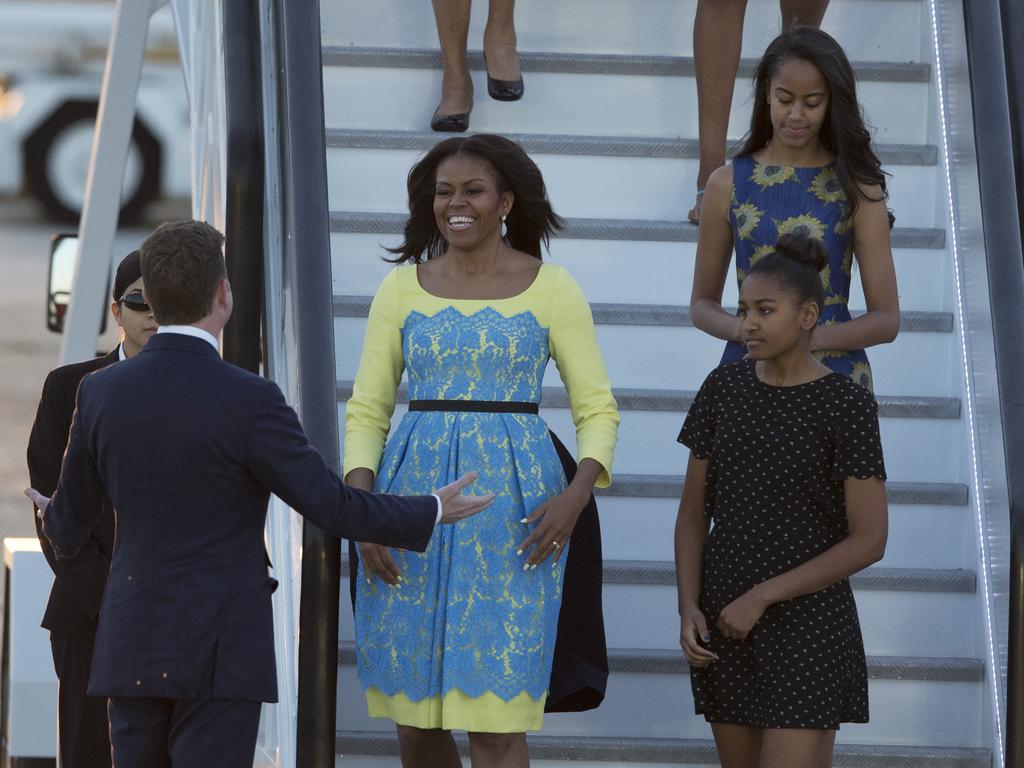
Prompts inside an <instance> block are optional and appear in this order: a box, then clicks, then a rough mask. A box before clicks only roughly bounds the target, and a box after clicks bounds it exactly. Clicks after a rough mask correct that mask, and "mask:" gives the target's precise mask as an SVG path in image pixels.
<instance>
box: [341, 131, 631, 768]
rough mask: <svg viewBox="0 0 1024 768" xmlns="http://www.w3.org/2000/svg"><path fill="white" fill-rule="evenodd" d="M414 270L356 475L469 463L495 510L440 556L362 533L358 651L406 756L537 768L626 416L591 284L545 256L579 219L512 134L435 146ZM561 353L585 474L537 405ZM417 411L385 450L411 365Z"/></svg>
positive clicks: (362, 480)
mask: <svg viewBox="0 0 1024 768" xmlns="http://www.w3.org/2000/svg"><path fill="white" fill-rule="evenodd" d="M408 186H409V208H410V216H409V220H408V223H407V225H406V228H405V242H404V243H403V244H402V245H401V246H399V247H398V248H397V249H395V250H394V251H393V252H394V253H395V254H396V259H395V261H396V262H397V263H399V264H400V266H398V267H397V268H396V269H394V270H393V271H392V272H391V273H390V274H389V275H388V276H387V277H386V278H385V279H384V281H383V283H382V284H381V286H380V288H379V289H378V291H377V295H376V296H375V297H374V300H373V304H372V306H371V309H370V316H369V321H368V325H367V329H366V338H365V343H364V348H363V354H362V359H361V361H360V364H359V372H358V374H357V377H356V381H355V384H354V387H353V394H352V398H351V399H350V400H349V402H348V406H347V415H346V422H345V472H346V480H347V482H349V483H350V484H351V485H353V486H355V487H359V488H371V487H372V488H373V489H374V490H376V491H378V492H389V493H411V492H412V490H413V489H415V488H421V487H422V488H426V487H428V486H429V487H431V488H433V487H435V485H436V482H437V480H438V479H440V478H445V477H448V476H450V475H452V473H459V471H460V468H461V467H463V466H472V467H474V468H475V469H477V470H478V471H479V476H478V479H477V481H476V483H475V484H474V492H476V493H488V492H494V493H495V494H496V499H495V502H494V505H493V506H492V507H491V509H490V510H488V513H487V514H486V515H481V516H478V519H474V520H472V521H466V523H465V524H460V525H459V526H452V527H450V530H447V529H446V530H445V531H443V532H438V533H437V534H436V535H435V536H434V538H433V539H432V540H431V542H430V545H429V547H428V549H427V551H426V552H425V553H424V554H422V555H410V554H408V553H406V552H402V551H399V550H393V549H388V548H386V547H380V546H376V545H371V544H360V545H359V555H360V565H359V572H358V578H359V585H358V594H357V597H356V611H355V614H356V645H357V659H358V671H359V677H360V681H361V683H362V685H363V688H364V689H365V690H366V695H367V701H368V706H369V711H370V714H371V715H372V716H374V717H387V718H391V719H392V720H394V721H395V723H396V724H397V727H398V735H399V742H400V749H401V756H402V764H403V765H404V766H405V767H406V768H412V767H413V766H426V765H430V766H453V767H455V766H459V765H461V763H460V762H459V757H458V752H457V750H456V748H455V743H454V741H453V740H452V738H451V733H450V731H451V729H459V730H466V731H468V732H469V738H470V751H471V756H472V759H473V764H474V766H496V767H497V766H500V767H501V768H513V767H515V768H519V767H521V766H527V765H529V758H528V753H527V747H526V738H525V732H526V731H531V730H537V729H539V728H540V726H541V722H542V719H543V712H544V705H545V699H546V696H547V690H548V684H549V679H550V675H551V664H552V656H553V653H554V645H555V639H556V634H557V627H558V617H559V610H560V604H561V598H562V579H563V566H562V564H563V563H564V555H565V553H566V550H567V549H568V545H569V537H570V535H571V534H572V532H573V528H574V526H575V525H576V521H577V519H578V517H579V515H580V512H581V510H582V509H583V508H584V506H585V505H586V503H587V501H588V499H589V498H590V494H591V491H592V489H593V488H594V487H595V486H598V487H604V486H607V485H608V484H609V482H610V470H611V462H612V451H613V449H614V446H615V441H616V435H617V430H618V422H619V417H618V413H617V410H616V406H615V400H614V398H613V397H612V394H611V388H610V385H609V382H608V376H607V374H606V372H605V367H604V363H603V361H602V358H601V354H600V351H599V349H598V346H597V341H596V337H595V333H594V325H593V320H592V318H591V314H590V307H589V305H588V303H587V301H586V298H585V297H584V295H583V293H582V291H581V290H580V288H579V286H578V285H577V284H576V282H575V281H574V280H573V279H572V277H570V276H569V274H568V273H567V272H566V271H565V270H564V269H562V268H561V267H556V266H553V265H550V264H543V263H542V262H541V244H542V243H546V242H547V239H548V236H549V235H550V234H551V233H552V232H553V231H555V230H556V229H557V228H558V227H559V226H560V225H561V221H560V219H559V218H558V217H557V216H556V215H555V214H554V212H553V211H552V209H551V206H550V204H549V202H548V200H547V196H546V193H545V189H544V181H543V179H542V177H541V174H540V171H539V169H538V168H537V166H536V165H535V164H534V163H533V161H531V160H530V159H529V158H528V157H527V156H526V154H525V153H524V152H523V150H522V149H521V148H520V147H519V146H518V145H517V144H515V143H514V142H511V141H509V140H507V139H504V138H502V137H499V136H490V135H476V136H471V137H468V138H455V139H449V140H447V141H444V142H441V143H440V144H438V145H437V146H435V147H434V148H433V149H432V150H431V151H430V152H429V153H428V154H427V155H426V156H425V157H424V158H423V160H421V161H420V162H419V163H417V164H416V166H415V167H414V168H413V169H412V171H411V172H410V174H409V184H408ZM549 358H553V359H554V360H555V362H556V364H557V366H558V370H559V373H560V374H561V377H562V380H563V382H564V383H565V386H566V389H567V390H568V393H569V399H570V401H571V405H572V415H573V421H574V423H575V425H576V437H577V443H578V449H579V450H578V457H579V466H578V470H577V471H576V473H575V477H574V478H573V480H572V481H571V482H567V480H566V475H565V473H564V471H563V468H562V464H561V463H560V461H559V458H558V455H557V453H556V450H555V447H554V445H553V444H552V441H551V438H550V437H549V434H548V429H547V427H546V425H545V424H544V422H543V420H542V419H541V418H540V417H539V416H538V415H537V406H538V404H539V402H540V396H541V384H542V382H543V377H544V370H545V368H546V366H547V362H548V359H549ZM403 371H405V372H406V373H407V375H408V383H409V398H410V406H409V413H408V414H407V415H406V416H405V417H403V419H402V420H401V423H400V424H399V426H398V428H397V429H396V431H395V433H394V434H393V435H392V436H391V438H390V439H389V440H387V443H386V444H385V439H386V437H387V434H388V431H389V426H390V417H391V414H392V412H393V411H394V406H395V398H396V393H397V390H398V386H399V382H400V380H401V377H402V373H403Z"/></svg>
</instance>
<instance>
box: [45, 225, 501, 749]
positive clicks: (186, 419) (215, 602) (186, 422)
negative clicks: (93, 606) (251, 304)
mask: <svg viewBox="0 0 1024 768" xmlns="http://www.w3.org/2000/svg"><path fill="white" fill-rule="evenodd" d="M222 243H223V237H222V236H221V235H220V233H219V232H217V231H216V230H215V229H213V228H212V227H210V226H209V225H207V224H204V223H201V222H194V221H193V222H176V223H172V224H164V225H162V226H160V227H158V228H157V229H156V231H154V232H153V234H152V235H150V236H149V238H147V239H146V241H145V242H144V243H143V244H142V248H141V253H142V274H143V279H144V281H145V286H146V297H147V300H148V303H149V304H150V306H151V307H152V309H153V313H154V315H155V317H156V320H157V322H159V323H160V326H161V327H160V329H159V331H158V332H157V334H156V335H155V336H153V337H152V338H151V339H150V341H149V342H148V343H147V344H146V346H145V348H144V349H143V350H142V352H140V353H139V354H138V355H136V356H135V357H133V358H132V359H130V360H126V361H124V362H122V363H119V364H118V365H114V366H110V367H107V368H104V369H102V370H100V371H97V372H95V373H93V374H91V375H89V376H87V377H86V378H85V379H83V380H82V383H81V385H80V387H79V390H78V401H77V410H76V412H75V417H74V422H73V424H72V427H71V436H70V440H69V442H68V448H67V452H66V454H65V457H64V464H63V467H62V470H61V477H60V482H59V483H58V486H57V490H56V491H55V492H54V495H53V498H52V499H50V500H48V499H46V498H45V497H43V496H41V495H39V494H38V493H37V492H35V491H34V490H32V489H29V490H28V491H27V492H26V493H27V494H28V495H29V496H30V498H32V500H33V501H35V502H36V504H37V506H39V508H40V515H42V519H43V532H44V533H45V534H46V536H47V537H48V538H49V540H50V542H51V543H52V545H53V549H54V551H55V553H56V555H57V557H63V556H71V555H73V554H74V553H75V552H76V551H77V550H78V548H79V547H80V546H81V545H82V543H83V542H84V541H85V540H86V538H87V537H88V535H89V532H90V530H91V529H92V527H93V524H94V523H95V518H96V510H97V509H98V508H99V498H100V497H101V495H102V493H103V492H104V490H106V492H107V494H108V495H109V497H110V499H111V502H112V503H113V506H114V510H115V515H116V537H115V544H114V551H113V555H112V559H111V564H110V575H109V578H108V580H107V586H106V591H105V593H104V596H103V602H102V605H101V607H100V613H99V625H98V629H97V634H96V645H95V651H94V654H93V666H92V676H91V679H90V686H89V692H90V693H91V694H93V695H98V696H106V697H109V699H110V704H109V715H110V733H111V742H112V751H113V758H114V765H115V766H117V767H118V768H158V767H160V766H175V768H177V767H178V766H190V767H191V766H217V767H218V768H234V767H235V766H238V767H239V768H241V767H242V766H245V768H249V766H251V765H252V760H253V753H254V751H255V744H256V735H257V729H258V725H259V712H260V702H263V701H270V702H273V701H276V700H277V680H276V673H275V664H274V634H273V620H272V615H271V598H270V596H271V593H272V592H273V590H274V588H275V587H276V581H275V580H274V579H272V578H271V577H270V576H269V575H268V573H267V564H266V560H265V555H264V547H263V529H264V523H265V519H266V512H267V502H268V500H269V495H270V493H274V494H276V495H277V496H279V497H280V498H281V499H283V500H284V501H285V502H286V503H287V504H289V506H291V507H292V508H294V509H295V510H296V511H298V512H300V513H301V514H303V515H304V516H305V517H307V518H308V519H309V520H310V521H312V522H313V523H315V524H316V525H317V526H319V527H321V528H323V529H324V530H326V531H330V532H331V533H333V534H335V535H337V536H340V537H346V538H350V539H354V540H357V541H372V542H377V543H381V544H385V545H388V546H392V547H403V548H406V549H413V550H417V551H422V550H424V549H426V546H427V542H428V541H429V539H430V537H431V534H432V532H433V529H434V526H435V524H437V523H438V522H440V523H448V522H455V521H457V520H460V519H463V518H465V517H468V516H469V515H471V514H475V513H476V512H479V511H480V510H481V509H483V508H484V507H486V506H487V505H488V504H489V503H490V501H491V498H492V497H491V496H467V495H463V494H462V493H461V489H462V488H464V487H465V486H466V485H468V484H469V483H470V482H472V480H473V474H472V473H470V474H468V475H465V476H463V477H462V478H460V479H459V480H458V481H456V482H455V483H452V484H451V485H448V486H446V487H444V488H442V489H441V490H439V491H438V492H437V494H436V495H435V496H434V497H431V496H420V497H398V496H386V495H374V494H370V493H365V492H362V491H358V490H356V489H353V488H349V487H347V486H346V485H344V484H343V483H342V482H341V480H340V479H339V478H338V476H337V475H335V474H334V473H333V472H331V471H330V469H328V467H327V465H326V464H325V463H324V461H323V459H322V458H321V456H320V454H319V453H317V452H316V451H315V450H314V449H313V448H312V447H310V445H309V444H308V442H307V441H306V437H305V435H304V433H303V431H302V428H301V426H300V425H299V422H298V419H297V418H296V416H295V413H294V412H293V411H292V409H291V408H289V407H288V405H287V403H286V402H285V399H284V397H283V396H282V394H281V391H280V390H279V389H278V388H277V386H276V385H275V384H273V383H272V382H270V381H267V380H265V379H262V378H260V377H258V376H254V375H253V374H251V373H248V372H246V371H243V370H241V369H240V368H237V367H235V366H233V365H230V364H228V363H225V362H224V361H223V360H222V359H221V358H220V356H219V354H218V352H217V336H218V334H219V333H220V331H221V329H222V328H223V327H224V324H225V323H226V322H227V320H228V318H229V317H230V315H231V307H232V298H231V286H230V285H229V283H228V281H227V279H226V277H225V270H224V258H223V255H222V253H221V245H222Z"/></svg>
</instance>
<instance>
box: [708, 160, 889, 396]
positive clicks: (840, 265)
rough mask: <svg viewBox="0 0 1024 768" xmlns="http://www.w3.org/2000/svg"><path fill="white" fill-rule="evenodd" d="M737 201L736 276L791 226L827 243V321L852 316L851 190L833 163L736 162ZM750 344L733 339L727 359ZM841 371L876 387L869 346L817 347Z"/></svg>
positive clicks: (732, 212)
mask: <svg viewBox="0 0 1024 768" xmlns="http://www.w3.org/2000/svg"><path fill="white" fill-rule="evenodd" d="M732 190H733V194H732V202H731V204H730V206H729V224H730V225H731V227H732V237H733V243H734V246H735V249H736V280H737V282H739V283H742V282H743V278H744V277H746V275H747V272H749V271H750V267H751V266H752V265H753V264H754V263H756V262H757V260H758V259H759V258H761V257H762V256H763V255H765V254H767V253H771V252H772V251H773V250H774V246H775V241H776V240H778V238H779V236H780V235H783V234H786V233H787V232H801V231H802V232H805V233H806V234H810V235H812V236H814V237H817V238H819V239H820V240H822V241H823V242H824V243H825V247H826V248H827V249H828V252H829V263H828V266H827V267H826V268H825V270H824V271H823V272H822V277H821V279H822V282H823V283H824V285H825V306H824V308H823V311H822V313H821V319H820V320H819V322H820V323H821V324H822V325H834V324H836V323H845V322H846V321H847V320H849V319H850V309H849V303H850V280H851V278H852V276H853V224H852V221H851V220H845V221H844V220H843V215H844V214H845V213H846V210H847V207H848V205H847V202H846V196H845V195H844V194H843V190H842V187H840V185H839V178H838V176H836V171H835V166H834V165H833V164H829V165H825V166H821V167H819V168H794V167H791V166H778V165H762V164H761V163H759V162H757V161H756V160H754V158H752V157H749V156H745V157H737V158H736V159H735V160H733V162H732ZM746 352H747V350H746V347H744V346H743V345H742V344H739V343H737V342H734V341H730V342H729V343H728V344H727V345H726V348H725V353H724V354H723V355H722V364H723V365H724V364H725V363H732V362H735V361H737V360H740V359H742V358H743V356H744V355H745V354H746ZM815 356H816V357H818V358H819V359H820V360H821V362H822V363H824V364H825V365H827V366H828V367H829V368H831V369H832V370H833V371H835V372H836V373H841V374H842V375H844V376H846V377H847V378H850V379H853V380H854V381H856V382H857V383H858V384H860V385H861V386H863V387H865V388H867V389H868V390H869V391H871V390H872V388H873V387H872V380H871V365H870V364H869V363H868V356H867V354H866V353H865V352H864V350H863V349H857V350H844V351H834V352H829V351H822V352H817V353H815Z"/></svg>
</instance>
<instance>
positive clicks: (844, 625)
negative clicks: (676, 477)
mask: <svg viewBox="0 0 1024 768" xmlns="http://www.w3.org/2000/svg"><path fill="white" fill-rule="evenodd" d="M679 441H680V442H681V443H684V444H685V445H687V446H689V448H690V450H691V451H692V453H693V455H694V456H695V457H696V458H699V459H710V463H709V466H708V477H707V482H706V485H705V511H706V513H707V515H708V516H709V517H710V518H711V521H712V528H711V532H710V534H709V535H708V538H707V541H706V543H705V545H704V553H703V563H702V577H701V594H700V609H701V611H702V612H703V613H704V616H705V617H706V618H707V620H708V628H709V631H710V632H711V643H710V648H711V650H713V651H714V652H715V653H717V654H718V656H719V659H718V660H717V661H715V662H714V663H712V664H711V665H710V666H709V667H706V668H704V669H701V670H697V669H694V670H691V678H690V679H691V683H692V687H693V696H694V702H695V705H696V710H697V714H703V715H704V717H705V718H706V719H707V720H708V721H709V722H712V723H732V724H738V725H749V726H754V727H759V728H821V729H829V730H833V729H838V728H839V724H840V723H841V722H850V723H864V722H867V720H868V686H867V666H866V664H865V660H864V642H863V639H862V638H861V632H860V623H859V621H858V619H857V606H856V604H855V603H854V599H853V592H852V591H851V589H850V583H849V581H848V580H846V579H844V580H843V581H840V582H839V583H837V584H833V585H832V586H830V587H827V588H826V589H823V590H821V591H820V592H815V593H813V594H809V595H804V596H801V597H797V598H794V599H792V600H787V601H785V602H782V603H777V604H775V605H773V606H771V607H769V608H768V609H767V610H766V611H765V613H764V615H763V616H762V617H761V619H760V620H759V621H758V622H757V624H755V625H754V628H753V629H752V630H751V632H750V634H749V635H747V638H746V639H745V640H742V641H737V640H729V639H727V638H725V637H723V636H722V635H721V634H719V633H718V631H717V629H716V628H715V621H716V619H717V617H718V613H719V612H720V611H721V610H722V609H723V608H725V606H727V605H728V604H729V603H730V602H732V601H733V600H735V599H736V598H737V597H739V596H741V595H742V594H744V593H745V592H746V591H747V590H749V589H751V588H752V587H754V586H755V585H756V584H759V583H761V582H762V581H765V580H766V579H770V578H772V577H773V576H777V575H778V574H780V573H783V572H785V571H788V570H791V569H793V568H795V567H796V566H798V565H800V564H801V563H804V562H806V561H807V560H810V559H812V558H814V557H816V556H817V555H819V554H821V553H822V552H824V551H825V550H827V549H828V548H829V547H831V546H833V545H834V544H836V543H837V542H838V541H840V540H841V539H842V538H844V537H845V536H846V535H847V533H848V529H847V522H846V509H845V502H844V498H843V481H844V480H845V479H846V478H847V477H856V478H862V479H863V478H869V477H879V478H882V479H883V480H884V479H885V466H884V463H883V460H882V448H881V441H880V439H879V432H878V406H877V404H876V403H875V400H874V398H873V397H872V395H871V393H870V392H868V391H867V390H866V389H864V388H863V387H861V386H859V385H857V384H855V383H853V382H852V381H851V380H850V379H848V378H846V377H845V376H841V375H838V374H835V373H832V374H829V375H826V376H825V377H823V378H820V379H817V380H815V381H811V382H808V383H806V384H799V385H796V386H792V387H775V386H771V385H769V384H765V383H764V382H762V381H761V380H760V379H758V378H757V375H756V374H755V372H754V362H753V361H752V360H741V361H738V362H736V363H731V364H729V365H723V366H721V367H720V368H717V369H716V370H715V371H713V372H712V373H711V374H710V375H709V376H708V378H707V380H706V381H705V382H704V384H703V386H701V388H700V391H699V392H698V393H697V396H696V398H694V401H693V405H692V406H691V407H690V410H689V413H688V414H687V416H686V421H685V423H684V424H683V429H682V432H680V434H679Z"/></svg>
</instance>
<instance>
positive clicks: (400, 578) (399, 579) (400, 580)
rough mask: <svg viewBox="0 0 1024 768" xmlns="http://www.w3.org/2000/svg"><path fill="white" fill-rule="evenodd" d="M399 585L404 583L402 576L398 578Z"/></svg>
mask: <svg viewBox="0 0 1024 768" xmlns="http://www.w3.org/2000/svg"><path fill="white" fill-rule="evenodd" d="M398 583H399V584H401V583H402V577H401V576H399V577H398Z"/></svg>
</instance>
